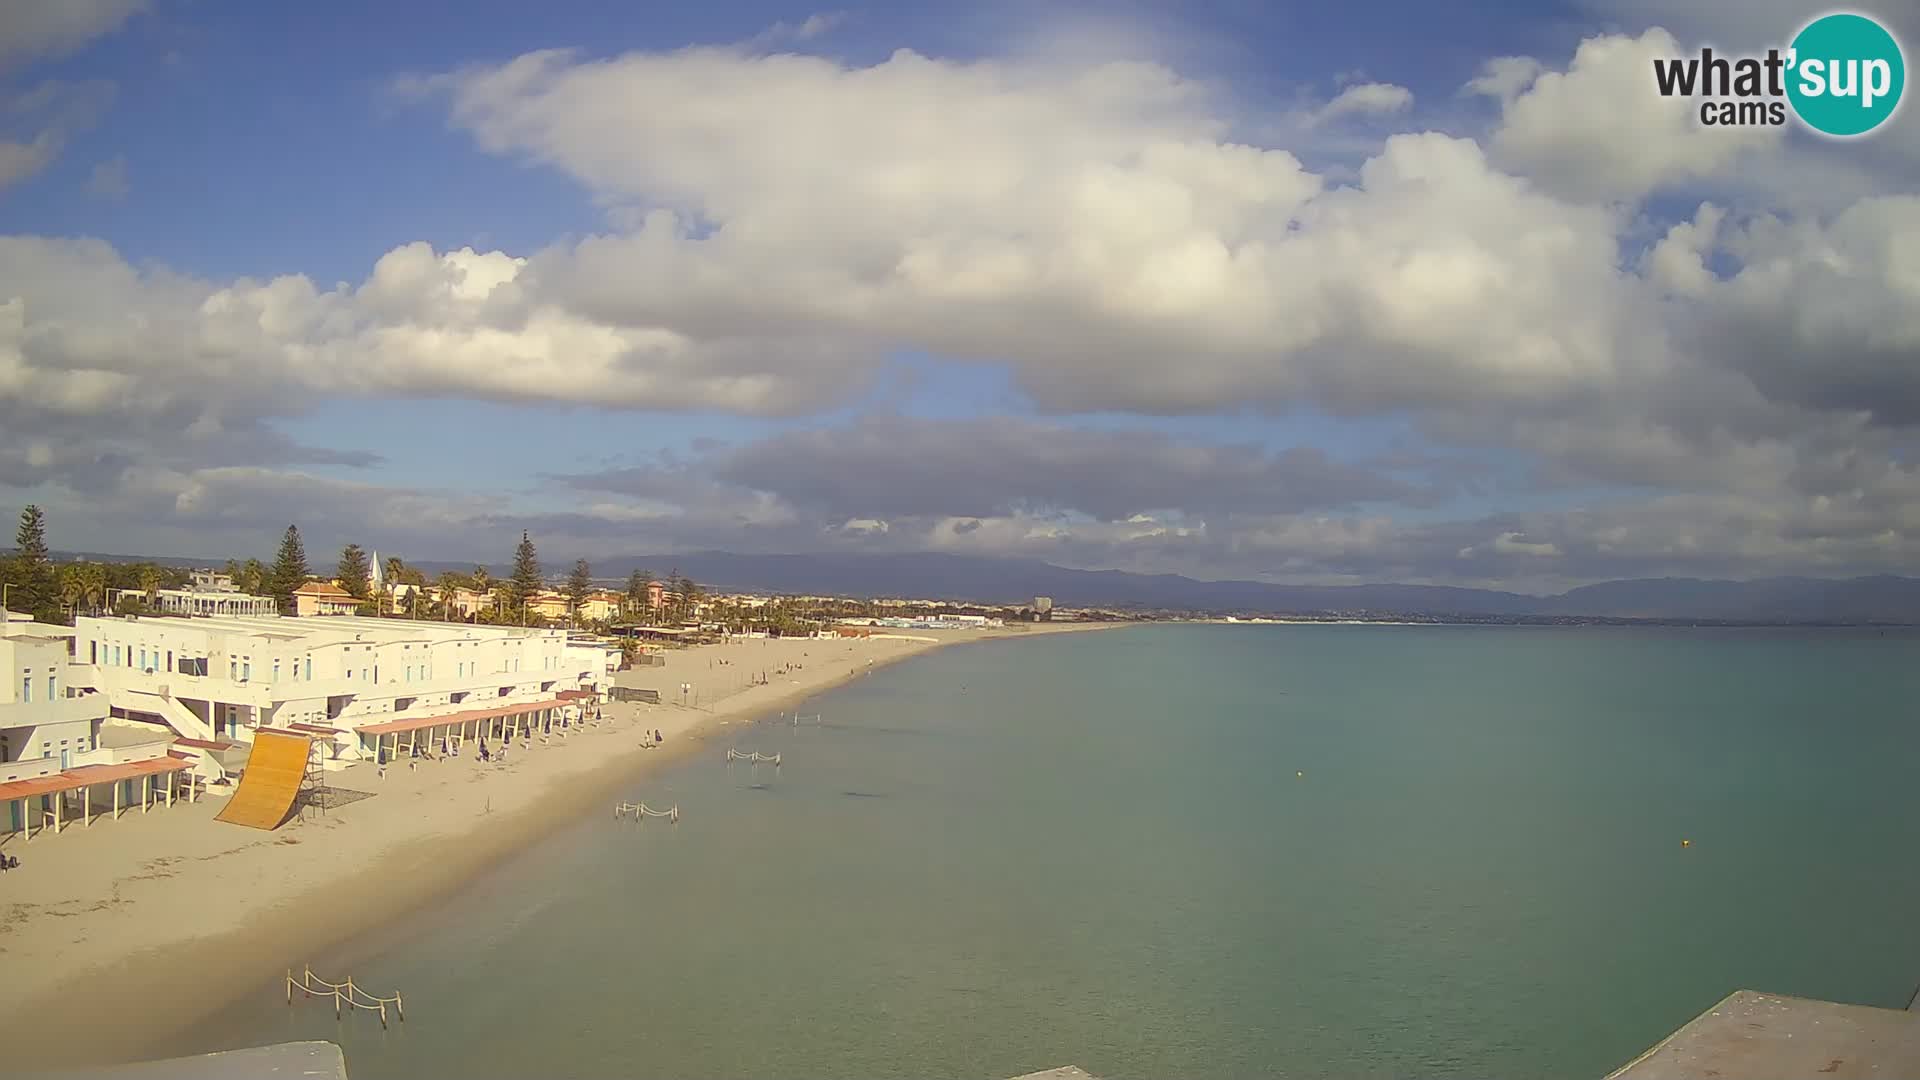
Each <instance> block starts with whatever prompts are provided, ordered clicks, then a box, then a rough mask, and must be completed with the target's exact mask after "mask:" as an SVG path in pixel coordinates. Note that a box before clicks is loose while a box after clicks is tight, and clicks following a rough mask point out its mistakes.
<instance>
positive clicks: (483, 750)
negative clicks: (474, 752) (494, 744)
mask: <svg viewBox="0 0 1920 1080" xmlns="http://www.w3.org/2000/svg"><path fill="white" fill-rule="evenodd" d="M480 760H481V761H492V760H493V755H492V754H489V753H487V740H485V739H481V740H480Z"/></svg>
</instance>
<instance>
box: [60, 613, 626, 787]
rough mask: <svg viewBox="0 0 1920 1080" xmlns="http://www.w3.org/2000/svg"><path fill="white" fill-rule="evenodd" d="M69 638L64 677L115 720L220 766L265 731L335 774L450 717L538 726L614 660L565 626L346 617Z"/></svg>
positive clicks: (134, 621) (605, 680)
mask: <svg viewBox="0 0 1920 1080" xmlns="http://www.w3.org/2000/svg"><path fill="white" fill-rule="evenodd" d="M70 633H71V634H72V635H73V660H74V666H75V668H76V669H79V670H81V671H83V672H84V674H76V675H75V676H74V677H75V678H76V679H84V680H85V681H86V682H87V684H88V685H91V686H93V687H95V688H97V689H98V690H99V692H100V693H101V694H103V695H105V698H106V702H107V705H108V706H109V707H110V708H111V710H112V713H113V715H114V716H118V717H125V718H128V719H131V720H143V721H146V722H148V723H159V724H164V725H166V726H167V728H169V729H171V730H172V731H173V732H175V733H177V734H178V735H180V736H182V737H183V738H184V739H187V740H192V741H193V742H194V743H195V744H204V745H206V746H208V747H210V748H212V750H211V751H210V752H211V753H213V755H214V756H215V757H217V758H219V759H220V760H222V761H223V762H224V763H225V764H226V765H227V766H228V767H229V768H238V767H241V766H243V765H244V763H245V761H246V755H247V751H248V750H249V749H250V747H249V745H248V744H250V743H251V742H252V741H253V733H254V732H255V731H257V730H259V729H260V728H262V727H268V728H275V729H279V730H283V731H290V732H293V733H296V734H299V735H305V736H307V737H309V738H312V739H314V740H315V744H316V746H318V747H319V757H320V760H321V761H322V763H323V764H327V765H333V764H335V763H338V764H339V765H342V766H343V765H345V764H347V763H350V762H353V761H359V760H364V759H366V758H368V757H370V756H372V755H373V753H374V752H375V750H376V749H377V748H378V747H379V746H380V745H381V744H380V740H381V739H382V738H384V737H386V736H389V735H394V734H396V733H401V732H409V731H413V730H415V729H416V728H417V729H432V728H434V727H435V726H446V725H448V724H450V723H452V722H454V720H455V719H456V718H459V717H466V718H468V719H472V718H473V717H474V716H475V715H476V714H478V713H483V712H484V713H490V714H492V715H494V716H497V717H513V718H517V719H520V720H522V721H523V722H524V721H525V720H526V718H527V717H529V716H532V717H535V718H544V717H545V716H546V715H552V714H554V713H556V712H557V711H558V710H561V709H564V708H565V707H566V705H567V703H568V702H569V701H571V700H573V699H575V698H576V697H577V696H579V695H580V693H581V692H583V691H584V692H586V693H587V694H588V695H593V696H597V693H598V691H599V690H600V689H601V688H602V687H604V686H606V685H609V684H610V683H611V678H612V673H613V671H614V670H615V669H616V668H617V667H618V665H619V659H620V654H619V650H618V649H617V648H615V647H612V646H610V645H603V644H593V643H586V642H580V641H570V640H569V638H568V635H567V633H566V631H564V630H546V629H535V628H528V627H511V626H474V625H469V624H466V623H443V622H430V621H422V622H415V621H409V620H401V619H378V618H363V617H360V616H355V615H338V616H333V617H331V618H324V619H314V618H306V619H303V618H281V617H277V616H269V617H259V618H255V617H227V618H211V619H151V618H139V617H119V618H82V619H79V620H78V621H77V625H76V626H75V627H74V628H73V629H72V631H70ZM563 692H564V693H565V695H566V696H565V697H563V696H562V694H563Z"/></svg>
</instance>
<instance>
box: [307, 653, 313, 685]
mask: <svg viewBox="0 0 1920 1080" xmlns="http://www.w3.org/2000/svg"><path fill="white" fill-rule="evenodd" d="M307 680H308V681H309V682H311V681H312V680H313V657H311V656H309V657H307Z"/></svg>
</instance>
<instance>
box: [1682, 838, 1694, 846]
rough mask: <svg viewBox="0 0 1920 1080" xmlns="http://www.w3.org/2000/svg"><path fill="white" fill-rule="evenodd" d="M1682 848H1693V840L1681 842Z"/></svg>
mask: <svg viewBox="0 0 1920 1080" xmlns="http://www.w3.org/2000/svg"><path fill="white" fill-rule="evenodd" d="M1680 846H1681V847H1692V846H1693V841H1691V840H1682V841H1680Z"/></svg>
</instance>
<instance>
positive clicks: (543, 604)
mask: <svg viewBox="0 0 1920 1080" xmlns="http://www.w3.org/2000/svg"><path fill="white" fill-rule="evenodd" d="M527 612H528V614H531V615H538V616H540V617H541V618H543V619H564V618H566V617H567V598H566V596H565V595H563V594H561V593H557V592H553V591H552V590H543V591H541V592H537V593H534V594H533V595H532V596H529V597H527Z"/></svg>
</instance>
